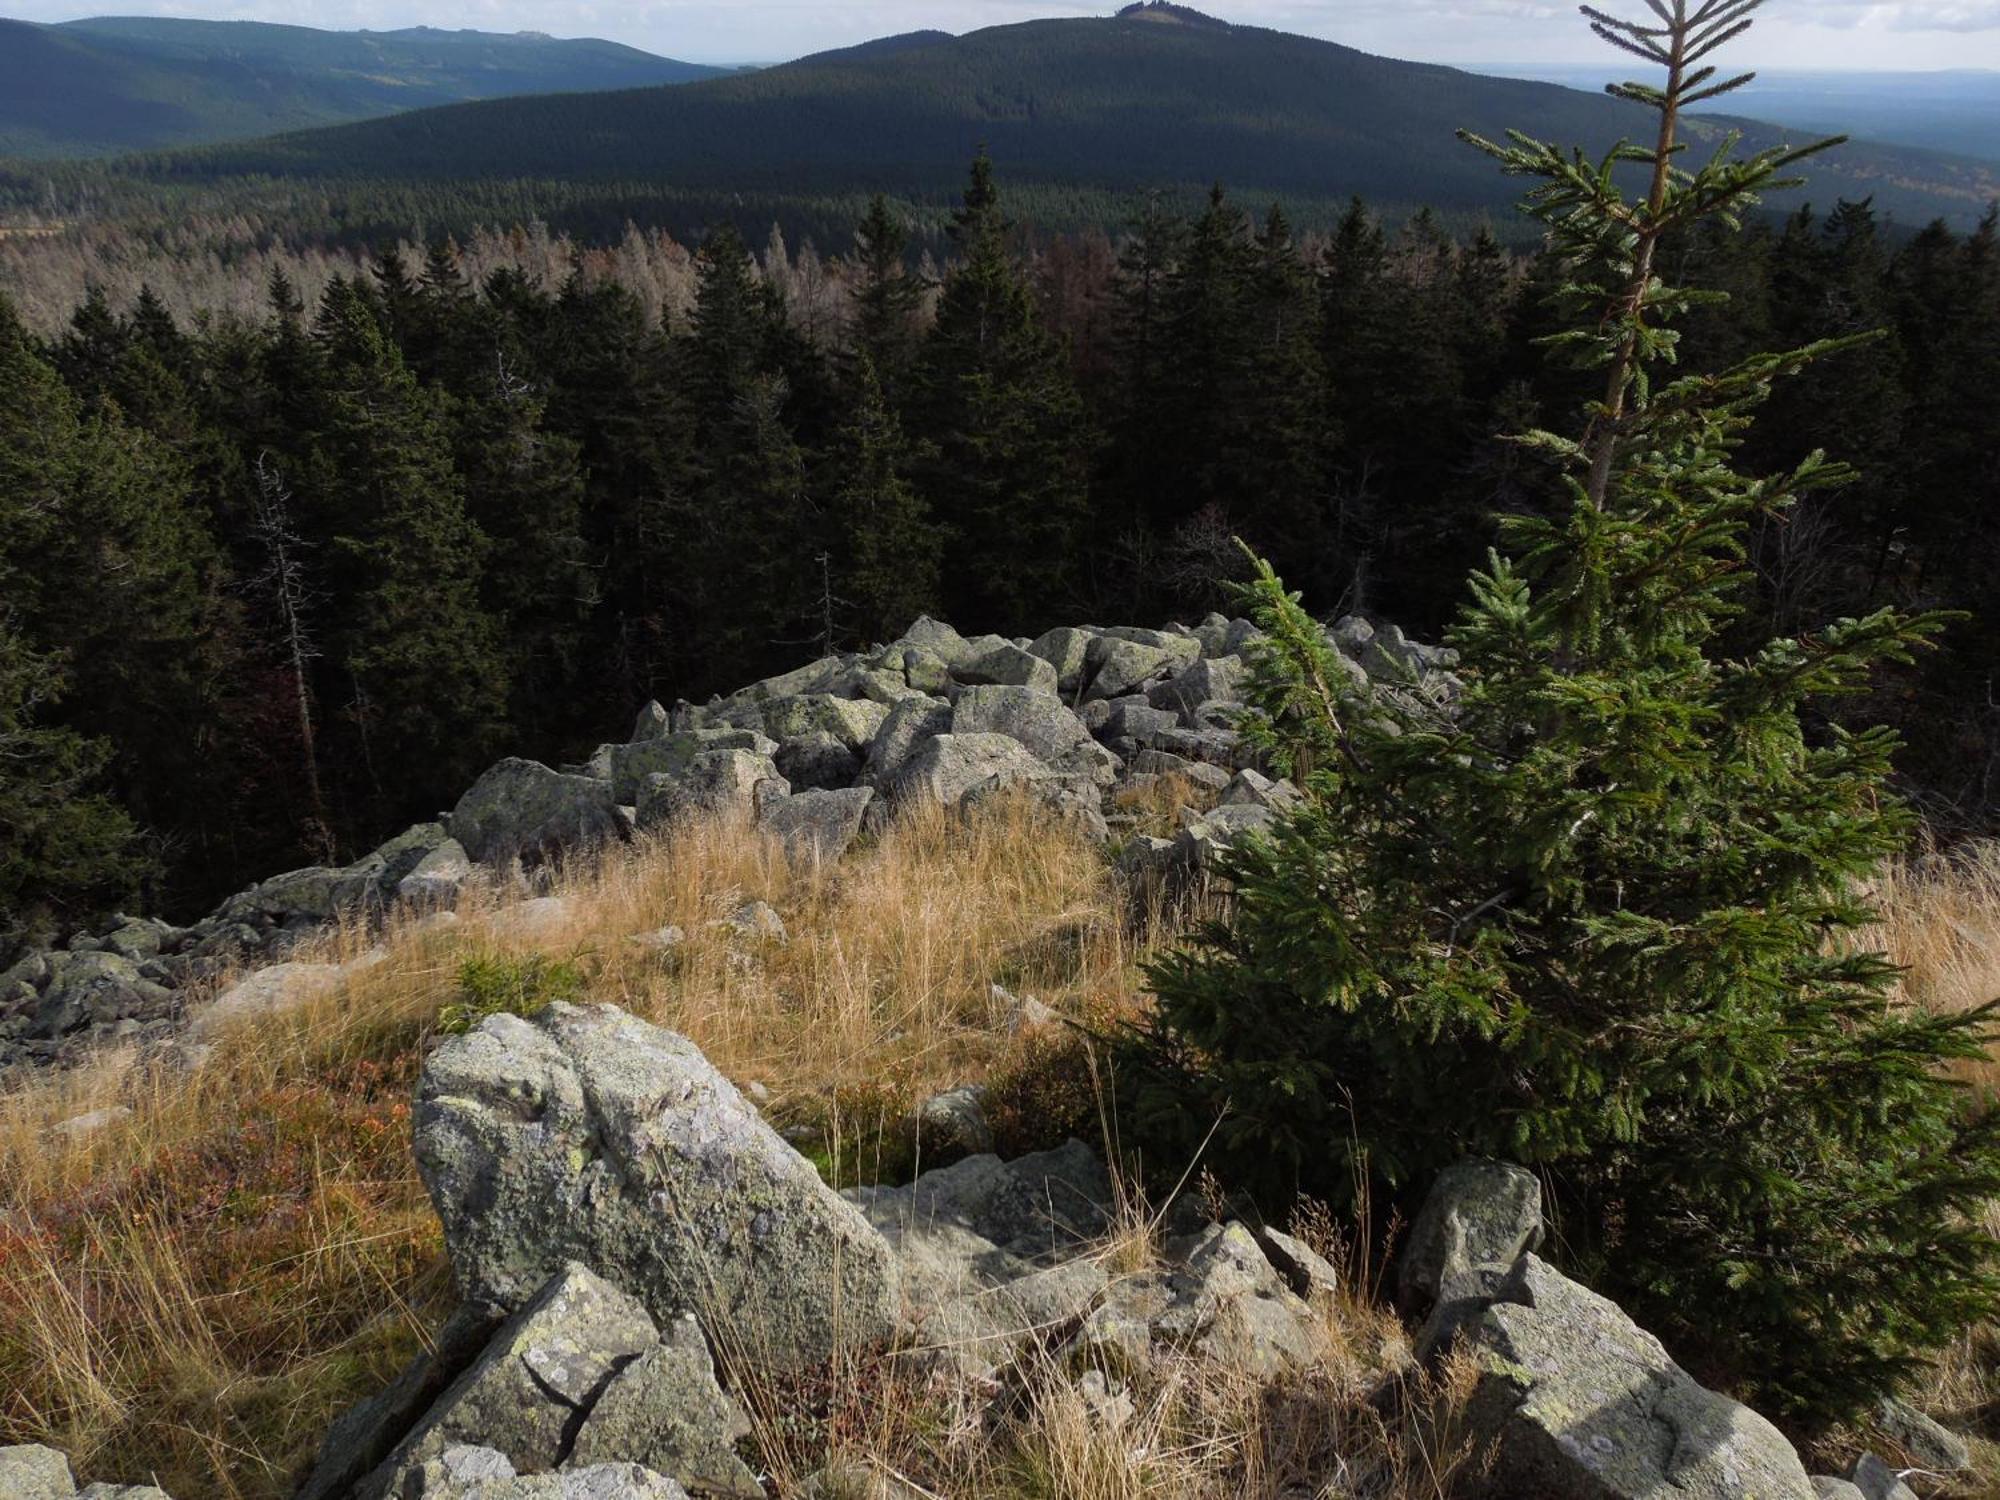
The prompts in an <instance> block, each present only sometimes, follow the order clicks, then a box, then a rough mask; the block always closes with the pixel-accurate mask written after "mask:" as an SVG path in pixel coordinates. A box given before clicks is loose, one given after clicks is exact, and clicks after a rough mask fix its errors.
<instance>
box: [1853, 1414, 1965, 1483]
mask: <svg viewBox="0 0 2000 1500" xmlns="http://www.w3.org/2000/svg"><path fill="white" fill-rule="evenodd" d="M1874 1418H1875V1428H1876V1430H1877V1431H1878V1432H1880V1433H1881V1434H1882V1436H1883V1437H1885V1438H1887V1439H1888V1440H1889V1441H1890V1442H1892V1443H1894V1444H1895V1445H1896V1446H1897V1447H1898V1448H1900V1449H1902V1450H1903V1452H1905V1453H1907V1454H1908V1455H1909V1456H1910V1459H1911V1461H1912V1462H1913V1463H1915V1464H1916V1465H1917V1466H1918V1467H1919V1468H1924V1469H1929V1470H1930V1471H1931V1472H1933V1473H1936V1474H1959V1473H1963V1472H1964V1471H1965V1470H1967V1469H1969V1468H1971V1467H1972V1450H1971V1449H1970V1448H1969V1447H1967V1446H1966V1442H1965V1439H1964V1438H1962V1437H1960V1436H1959V1435H1958V1434H1957V1433H1955V1432H1953V1431H1952V1430H1951V1429H1950V1428H1949V1427H1946V1426H1945V1425H1944V1424H1943V1423H1942V1422H1940V1421H1938V1420H1937V1419H1936V1418H1935V1417H1931V1416H1928V1415H1926V1414H1925V1413H1923V1412H1921V1411H1918V1410H1917V1409H1916V1408H1915V1407H1914V1406H1912V1405H1910V1403H1909V1402H1907V1401H1905V1400H1903V1399H1902V1398H1900V1397H1897V1396H1884V1397H1882V1399H1881V1400H1879V1401H1877V1402H1876V1403H1875V1411H1874Z"/></svg>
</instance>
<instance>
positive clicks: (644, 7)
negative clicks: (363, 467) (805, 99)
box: [0, 0, 2000, 73]
mask: <svg viewBox="0 0 2000 1500" xmlns="http://www.w3.org/2000/svg"><path fill="white" fill-rule="evenodd" d="M1626 4H1627V5H1630V8H1632V9H1635V10H1639V9H1640V7H1639V6H1637V5H1636V4H1633V3H1632V0H1626ZM1115 8H1116V6H1115V0H1107V3H1105V4H1103V5H1101V6H1092V5H1090V4H1088V3H1084V4H1078V3H1076V0H1069V3H1062V0H873V3H868V4H861V3H851V0H110V3H108V4H100V5H97V6H90V5H88V4H81V5H80V4H78V3H76V0H0V12H4V13H6V14H11V15H14V16H17V17H25V18H26V19H28V20H37V21H59V20H69V19H73V18H75V17H78V16H86V15H103V14H107V13H109V14H122V15H131V14H147V15H180V16H200V17H206V18H212V19H218V20H263V21H291V22H297V23H300V24H303V25H308V26H328V27H338V28H348V27H357V26H366V27H374V28H389V27H397V26H414V25H430V26H452V27H458V26H467V27H474V28H477V29H479V30H484V31H524V30H533V31H547V32H552V33H554V34H555V35H557V36H602V37H610V38H612V39H614V40H616V41H621V42H628V43H630V44H631V45H633V46H635V47H644V48H645V49H647V50H648V51H651V52H659V53H663V54H666V55H669V56H673V57H681V58H686V59H688V60H690V61H694V62H776V61H781V60H783V59H785V58H788V57H796V56H799V55H800V54H802V53H806V52H814V51H818V50H820V49H822V48H825V47H838V46H843V45H845V44H847V43H850V42H858V41H864V40H866V39H867V38H869V37H876V36H885V35H888V34H890V33H893V32H899V31H913V30H917V29H919V28H923V27H936V28H939V29H942V30H945V31H970V30H973V29H975V28H976V27H980V26H994V25H1001V24H1004V23H1007V22H1010V21H1025V20H1031V19H1036V18H1039V17H1044V16H1070V15H1080V14H1107V13H1109V12H1110V11H1111V10H1112V9H1115ZM1200 8H1202V9H1204V10H1207V11H1209V12H1210V13H1211V14H1214V15H1218V16H1221V17H1222V18H1224V19H1225V20H1230V21H1240V22H1245V23H1248V24H1252V25H1258V26H1275V27H1278V28H1279V29H1281V30H1285V31H1297V32H1304V33H1306V34H1308V35H1311V36H1319V37H1326V38H1328V39H1330V40H1333V41H1338V42H1345V43H1347V44H1348V45H1350V46H1355V47H1361V48H1363V49H1365V50H1367V51H1370V52H1382V53H1387V54H1389V55H1391V56H1395V57H1410V58H1419V59H1422V60H1425V61H1431V62H1450V63H1465V64H1479V63H1495V64H1507V65H1511V66H1516V67H1519V66H1535V65H1542V64H1566V63H1574V62H1593V61H1596V60H1598V59H1599V58H1600V57H1605V56H1607V54H1606V53H1605V51H1604V49H1603V48H1602V47H1600V46H1597V45H1595V44H1594V43H1593V42H1592V40H1591V39H1590V37H1589V34H1588V32H1587V31H1586V30H1585V29H1584V26H1583V23H1582V22H1581V21H1580V20H1579V19H1578V17H1577V14H1576V11H1575V8H1574V7H1573V6H1570V5H1561V4H1544V3H1540V0H1206V3H1203V4H1202V5H1201V7H1200ZM1607 8H1611V9H1614V10H1618V9H1623V8H1625V7H1624V6H1621V5H1620V4H1619V3H1618V0H1610V4H1609V6H1608V7H1607ZM1641 13H1643V11H1641ZM1739 56H1740V57H1741V58H1742V60H1743V61H1744V62H1745V63H1748V64H1757V65H1763V66H1769V65H1771V64H1774V63H1777V62H1780V61H1782V62H1784V63H1786V64H1788V65H1791V66H1797V67H1816V68H1878V69H1879V68H1967V67H1971V68H2000V0H1895V3H1891V4H1873V3H1869V0H1772V3H1771V4H1770V5H1769V6H1768V8H1767V10H1766V12H1765V15H1764V18H1763V19H1761V20H1760V21H1759V22H1758V26H1757V31H1756V33H1755V34H1753V36H1752V37H1751V38H1750V40H1749V41H1748V42H1747V43H1745V44H1742V46H1741V48H1740V51H1739ZM1610 67H1611V70H1612V71H1616V72H1621V73H1622V72H1624V71H1625V70H1624V69H1623V68H1622V67H1620V66H1619V65H1618V64H1617V63H1616V61H1615V59H1614V60H1612V61H1611V62H1610Z"/></svg>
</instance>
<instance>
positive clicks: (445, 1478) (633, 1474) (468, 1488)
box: [399, 1450, 688, 1500]
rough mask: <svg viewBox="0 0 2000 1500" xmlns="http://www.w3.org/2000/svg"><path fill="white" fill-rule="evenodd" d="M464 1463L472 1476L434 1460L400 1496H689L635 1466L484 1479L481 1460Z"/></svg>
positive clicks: (628, 1499)
mask: <svg viewBox="0 0 2000 1500" xmlns="http://www.w3.org/2000/svg"><path fill="white" fill-rule="evenodd" d="M465 1451H468V1452H470V1451H474V1450H465ZM465 1463H466V1467H468V1468H470V1469H471V1471H472V1475H473V1476H475V1477H464V1478H461V1477H457V1476H456V1475H455V1474H454V1472H453V1470H452V1468H451V1466H450V1465H448V1464H447V1463H446V1462H445V1461H444V1460H442V1459H433V1460H432V1461H431V1462H430V1463H428V1464H425V1465H424V1466H423V1467H422V1468H421V1469H418V1470H415V1471H413V1472H412V1473H411V1474H410V1475H409V1476H408V1477H407V1478H406V1480H405V1488H404V1490H403V1492H402V1495H401V1496H400V1497H399V1500H688V1495H687V1491H686V1490H684V1489H682V1488H681V1487H680V1486H679V1485H677V1484H675V1483H674V1482H673V1480H671V1479H668V1478H667V1477H666V1476H665V1475H662V1474H655V1473H653V1472H651V1471H650V1470H648V1469H642V1468H640V1467H639V1465H637V1464H593V1465H591V1466H590V1467H589V1468H587V1469H566V1470H564V1471H562V1472H561V1473H558V1474H523V1475H520V1476H517V1477H514V1478H501V1477H498V1476H497V1475H496V1476H495V1477H491V1478H482V1477H476V1476H477V1475H478V1473H479V1469H480V1466H481V1465H482V1464H483V1461H477V1460H466V1461H465Z"/></svg>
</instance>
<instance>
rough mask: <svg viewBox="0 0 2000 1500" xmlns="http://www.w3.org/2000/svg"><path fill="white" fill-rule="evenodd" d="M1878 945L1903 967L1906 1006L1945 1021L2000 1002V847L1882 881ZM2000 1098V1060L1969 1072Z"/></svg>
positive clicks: (1890, 874)
mask: <svg viewBox="0 0 2000 1500" xmlns="http://www.w3.org/2000/svg"><path fill="white" fill-rule="evenodd" d="M1874 897H1875V900H1876V902H1877V904H1878V905H1879V906H1880V908H1881V911H1882V922H1881V925H1880V926H1879V927H1878V928H1877V929H1875V930H1874V931H1873V932H1872V933H1870V934H1869V936H1870V939H1871V941H1872V942H1873V943H1874V944H1875V945H1876V946H1878V947H1880V948H1881V949H1882V950H1883V951H1885V952H1886V953H1888V954H1889V955H1890V956H1891V957H1893V958H1894V959H1895V960H1896V962H1898V963H1899V964H1901V965H1903V967H1904V969H1905V970H1906V971H1907V972H1906V973H1905V975H1904V977H1903V983H1902V995H1903V998H1904V999H1906V1000H1907V1001H1909V1002H1910V1003H1911V1004H1913V1005H1919V1006H1922V1007H1923V1008H1924V1009H1926V1010H1929V1011H1933V1012H1937V1013H1940V1014H1945V1013H1951V1012H1956V1011H1965V1010H1971V1009H1973V1008H1974V1007H1976V1006H1980V1005H1984V1004H1986V1003H1987V1002H1988V1001H1990V1000H1996V999H2000V842H1981V843H1974V844H1967V845H1963V846H1961V847H1959V848H1958V849H1955V850H1953V851H1952V852H1950V853H1949V854H1927V855H1921V856H1916V857H1912V858H1910V859H1906V860H1902V861H1898V862H1897V863H1895V864H1892V865H1890V866H1888V867H1887V868H1886V869H1885V870H1884V871H1883V872H1882V874H1881V875H1880V876H1879V877H1878V878H1877V880H1876V882H1875V888H1874ZM1966 1076H1967V1078H1968V1081H1969V1082H1971V1083H1972V1084H1973V1085H1974V1086H1975V1087H1977V1088H1980V1089H1982V1090H1985V1091H1987V1092H1988V1093H1993V1094H1996V1095H2000V1056H1995V1057H1993V1058H1990V1059H1989V1061H1988V1062H1987V1063H1986V1064H1985V1065H1984V1066H1982V1067H1976V1068H1972V1069H1969V1070H1967V1075H1966Z"/></svg>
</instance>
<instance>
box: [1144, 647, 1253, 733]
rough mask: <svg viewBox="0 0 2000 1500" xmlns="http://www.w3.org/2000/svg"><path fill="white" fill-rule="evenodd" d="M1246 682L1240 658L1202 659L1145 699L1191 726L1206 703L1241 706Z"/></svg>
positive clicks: (1157, 685)
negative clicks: (1238, 704) (1198, 710)
mask: <svg viewBox="0 0 2000 1500" xmlns="http://www.w3.org/2000/svg"><path fill="white" fill-rule="evenodd" d="M1244 680H1245V673H1244V670H1243V659H1242V658H1241V657H1237V656H1216V657H1203V658H1202V659H1201V660H1200V661H1197V662H1195V663H1194V664H1193V665H1192V666H1189V667H1187V668H1185V669H1184V670H1182V671H1179V672H1176V673H1175V674H1174V675H1173V676H1171V677H1169V678H1168V679H1167V680H1166V681H1165V682H1161V683H1156V684H1155V685H1154V686H1153V687H1152V688H1151V689H1149V690H1148V691H1147V694H1146V698H1147V701H1148V702H1150V703H1151V704H1152V705H1153V707H1155V708H1160V709H1166V710H1168V711H1169V712H1171V713H1175V714H1178V715H1179V716H1180V717H1181V718H1182V719H1183V720H1186V721H1188V722H1190V723H1191V722H1193V720H1194V717H1195V710H1197V709H1199V708H1201V707H1202V706H1203V705H1204V704H1217V703H1221V704H1233V703H1241V702H1242V701H1243V692H1244Z"/></svg>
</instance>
